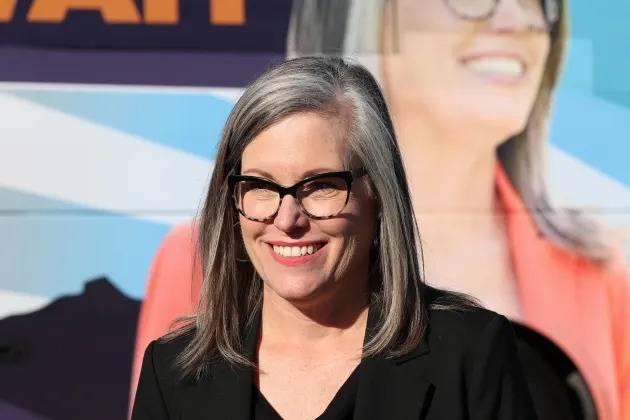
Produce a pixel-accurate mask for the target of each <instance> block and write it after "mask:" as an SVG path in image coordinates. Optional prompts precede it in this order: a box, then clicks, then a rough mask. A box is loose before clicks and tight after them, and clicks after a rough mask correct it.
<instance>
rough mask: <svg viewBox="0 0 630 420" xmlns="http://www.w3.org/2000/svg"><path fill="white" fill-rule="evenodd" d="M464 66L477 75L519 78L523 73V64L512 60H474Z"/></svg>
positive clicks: (495, 58)
mask: <svg viewBox="0 0 630 420" xmlns="http://www.w3.org/2000/svg"><path fill="white" fill-rule="evenodd" d="M464 65H465V66H466V67H468V68H469V69H471V70H473V71H475V72H477V73H483V74H491V75H492V74H494V75H499V76H510V77H520V76H522V75H523V73H524V72H525V68H524V66H523V63H521V62H520V61H518V60H515V59H513V58H503V57H501V58H499V57H493V58H475V59H471V60H467V61H466V62H465V63H464Z"/></svg>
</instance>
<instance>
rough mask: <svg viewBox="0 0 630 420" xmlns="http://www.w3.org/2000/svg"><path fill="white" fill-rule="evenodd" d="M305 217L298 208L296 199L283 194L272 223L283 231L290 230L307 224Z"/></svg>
mask: <svg viewBox="0 0 630 420" xmlns="http://www.w3.org/2000/svg"><path fill="white" fill-rule="evenodd" d="M307 219H308V218H307V217H306V215H305V214H304V213H302V211H301V210H300V206H299V204H298V202H297V201H296V199H295V198H294V197H292V196H290V195H285V196H284V197H283V198H282V201H281V202H280V208H279V209H278V213H277V214H276V217H275V218H274V221H273V224H274V225H275V226H276V227H277V228H278V229H280V230H281V231H283V232H290V231H292V230H294V229H296V228H300V227H304V226H305V225H307V224H308V220H307Z"/></svg>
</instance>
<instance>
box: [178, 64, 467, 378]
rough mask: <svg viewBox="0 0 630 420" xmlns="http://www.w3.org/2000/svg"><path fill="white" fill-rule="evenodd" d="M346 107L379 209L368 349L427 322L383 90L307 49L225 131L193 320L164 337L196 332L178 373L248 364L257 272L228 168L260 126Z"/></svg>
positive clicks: (206, 209)
mask: <svg viewBox="0 0 630 420" xmlns="http://www.w3.org/2000/svg"><path fill="white" fill-rule="evenodd" d="M348 109H349V110H350V113H351V118H350V121H349V122H348V132H347V141H348V144H349V148H350V150H351V152H352V153H353V155H354V156H356V157H357V158H358V159H359V160H360V161H361V162H362V164H363V166H364V168H365V169H366V171H367V173H368V178H369V183H370V184H369V186H370V191H371V193H372V196H373V199H374V200H375V203H376V207H377V211H378V220H377V229H376V234H375V235H376V238H374V244H375V245H374V247H373V249H372V253H371V261H370V265H371V273H370V279H369V281H370V287H371V291H372V303H377V304H378V305H380V307H381V308H382V310H381V311H380V312H381V313H382V314H383V318H382V319H380V320H379V322H378V326H377V328H376V330H375V332H374V334H373V335H372V338H371V339H370V340H369V342H368V343H366V346H365V348H364V354H365V355H366V356H369V355H374V354H387V355H391V356H396V355H403V354H405V353H407V352H409V351H411V350H412V349H413V348H415V347H416V346H417V345H418V344H419V341H420V339H421V338H422V336H423V334H424V332H425V329H426V326H427V322H428V321H427V308H426V307H425V306H426V305H425V304H424V301H423V293H422V290H423V287H425V286H424V283H423V281H422V276H421V264H420V261H421V260H420V259H419V258H418V255H421V249H420V248H419V244H420V241H419V237H418V231H417V226H416V222H415V217H414V214H413V210H412V205H411V198H410V192H409V188H408V185H407V181H406V176H405V172H404V169H403V164H402V158H401V154H400V151H399V149H398V144H397V140H396V137H395V134H394V128H393V124H392V121H391V118H390V115H389V111H388V109H387V106H386V103H385V99H384V97H383V94H382V93H381V90H380V88H379V86H378V84H377V82H376V80H375V79H374V77H373V76H372V75H371V74H370V73H369V71H368V70H366V69H365V68H364V67H363V66H361V65H358V64H352V63H350V62H348V61H345V60H343V59H341V58H334V57H326V56H321V57H304V58H298V59H294V60H289V61H285V62H283V63H281V64H279V65H278V66H276V67H273V68H271V69H270V70H268V71H266V72H265V73H264V74H263V75H262V76H260V78H258V79H257V80H256V81H255V82H254V83H253V84H252V85H250V86H249V87H248V88H247V89H246V90H245V92H244V93H243V95H242V96H241V98H240V99H239V100H238V102H237V103H236V105H235V107H234V109H233V110H232V112H231V114H230V116H229V117H228V120H227V123H226V125H225V128H224V130H223V133H222V135H221V141H220V144H219V150H218V153H217V158H216V161H215V167H214V170H213V173H212V178H211V181H210V186H209V189H208V192H207V195H206V198H205V203H204V205H203V208H202V210H201V214H200V217H199V222H198V223H199V226H198V232H199V241H198V248H199V249H198V255H199V258H200V262H201V264H202V267H201V268H202V274H203V286H202V291H201V297H200V307H199V308H198V313H197V314H195V315H194V316H192V317H189V318H188V320H189V321H192V322H188V323H187V324H185V325H184V326H183V327H182V328H180V329H178V330H176V331H175V332H174V333H172V334H171V336H170V338H173V337H176V336H179V335H181V334H185V333H192V334H193V337H192V340H191V341H190V344H189V345H188V347H187V348H186V349H185V351H184V352H183V353H182V354H181V355H180V357H179V366H180V367H181V368H182V369H183V372H184V374H192V375H194V376H195V377H199V376H200V375H201V374H203V371H204V370H205V369H206V368H207V366H208V364H209V363H211V362H212V361H213V360H216V359H218V358H222V359H224V360H227V361H229V362H231V363H235V364H246V365H248V364H250V362H249V361H248V360H247V358H246V357H245V356H244V353H243V351H244V349H243V343H242V335H243V330H244V328H246V326H247V325H248V324H249V323H251V322H252V320H253V319H252V317H253V316H254V314H256V313H257V311H258V309H259V308H260V306H261V303H262V280H261V279H260V277H259V276H258V275H257V273H256V271H255V269H254V267H253V265H252V263H251V261H250V260H249V258H248V257H247V254H246V250H245V247H244V244H243V242H242V238H241V235H240V227H239V217H238V213H237V211H236V209H235V206H234V203H233V201H232V192H231V191H230V190H229V187H228V176H229V175H230V174H232V173H238V172H239V170H240V163H241V156H242V154H243V150H244V149H245V148H246V147H247V145H248V144H249V143H250V142H251V141H252V140H253V139H254V138H255V137H256V136H257V135H259V134H260V133H261V132H262V131H263V130H265V129H267V128H268V127H270V126H271V125H272V124H274V123H277V122H279V121H281V120H282V119H284V118H286V117H288V116H289V115H292V114H295V113H301V112H315V113H319V114H321V115H323V116H327V117H339V116H340V114H341V113H342V112H347V111H346V110H348ZM344 115H345V114H344ZM453 296H455V298H454V299H453ZM442 303H443V306H457V305H458V304H459V303H462V305H463V306H465V305H466V303H467V301H466V299H465V298H464V297H461V299H460V298H459V297H457V296H456V295H448V296H446V298H445V300H443V302H442ZM439 305H440V302H436V304H435V306H439Z"/></svg>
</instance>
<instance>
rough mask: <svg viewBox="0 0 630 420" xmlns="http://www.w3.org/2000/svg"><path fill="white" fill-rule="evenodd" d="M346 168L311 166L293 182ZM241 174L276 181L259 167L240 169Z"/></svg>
mask: <svg viewBox="0 0 630 420" xmlns="http://www.w3.org/2000/svg"><path fill="white" fill-rule="evenodd" d="M344 170H346V169H345V168H332V167H320V168H313V169H309V170H306V171H304V172H302V173H301V175H300V177H299V178H298V179H296V180H295V182H299V181H301V180H303V179H304V178H308V177H310V176H314V175H319V174H324V173H328V172H341V171H344ZM241 174H242V175H253V176H260V177H263V178H266V179H269V180H271V181H277V180H276V178H275V177H274V176H273V175H271V174H270V173H269V172H267V171H265V170H263V169H259V168H248V169H246V170H243V171H241Z"/></svg>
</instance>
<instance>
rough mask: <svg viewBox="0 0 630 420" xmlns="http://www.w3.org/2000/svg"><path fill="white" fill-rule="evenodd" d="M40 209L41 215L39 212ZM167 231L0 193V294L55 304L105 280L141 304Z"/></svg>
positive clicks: (136, 221) (128, 219) (123, 217)
mask: <svg viewBox="0 0 630 420" xmlns="http://www.w3.org/2000/svg"><path fill="white" fill-rule="evenodd" d="M37 209H39V210H37ZM168 230H169V227H168V226H166V225H162V224H158V223H152V222H148V221H144V220H139V219H136V218H133V217H129V216H127V215H119V214H114V213H109V212H104V211H98V210H92V209H87V208H83V207H80V206H75V205H72V204H69V203H65V202H63V201H58V200H53V199H50V198H46V197H40V196H36V195H32V194H26V193H24V192H21V191H15V190H10V189H6V188H0V232H2V252H0V288H1V289H5V290H11V291H15V292H22V293H29V294H34V295H38V296H44V297H50V298H54V297H57V296H60V295H64V294H74V293H80V292H81V290H82V289H83V284H84V283H85V281H87V280H89V279H90V278H93V277H95V276H100V275H107V276H108V278H109V279H110V280H111V282H112V283H113V284H114V285H116V287H118V288H119V289H120V290H121V291H122V292H123V293H125V294H127V295H128V296H130V297H133V298H137V299H141V298H142V296H144V287H145V282H146V277H147V270H148V267H149V265H150V262H151V259H152V258H153V254H154V253H155V251H156V249H157V247H158V245H159V243H160V241H161V240H162V238H163V237H164V235H165V234H166V233H167V232H168Z"/></svg>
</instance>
